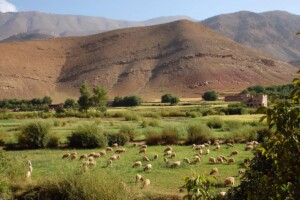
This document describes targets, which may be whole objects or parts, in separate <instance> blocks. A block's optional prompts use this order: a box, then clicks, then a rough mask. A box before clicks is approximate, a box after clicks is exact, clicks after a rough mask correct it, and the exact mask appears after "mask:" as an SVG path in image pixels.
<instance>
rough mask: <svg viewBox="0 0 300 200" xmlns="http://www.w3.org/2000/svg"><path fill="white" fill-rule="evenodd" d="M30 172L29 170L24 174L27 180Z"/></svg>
mask: <svg viewBox="0 0 300 200" xmlns="http://www.w3.org/2000/svg"><path fill="white" fill-rule="evenodd" d="M31 174H32V173H31V172H30V171H27V172H26V174H25V180H29V179H30V178H31Z"/></svg>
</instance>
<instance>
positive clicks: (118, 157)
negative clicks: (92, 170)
mask: <svg viewBox="0 0 300 200" xmlns="http://www.w3.org/2000/svg"><path fill="white" fill-rule="evenodd" d="M109 159H110V160H117V159H120V155H113V156H111V157H109Z"/></svg>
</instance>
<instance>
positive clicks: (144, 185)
mask: <svg viewBox="0 0 300 200" xmlns="http://www.w3.org/2000/svg"><path fill="white" fill-rule="evenodd" d="M149 185H150V180H149V179H145V180H144V184H143V187H142V189H143V188H146V187H149Z"/></svg>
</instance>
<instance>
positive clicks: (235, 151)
mask: <svg viewBox="0 0 300 200" xmlns="http://www.w3.org/2000/svg"><path fill="white" fill-rule="evenodd" d="M238 153H239V152H238V151H237V150H234V151H232V152H231V154H230V156H235V155H238Z"/></svg>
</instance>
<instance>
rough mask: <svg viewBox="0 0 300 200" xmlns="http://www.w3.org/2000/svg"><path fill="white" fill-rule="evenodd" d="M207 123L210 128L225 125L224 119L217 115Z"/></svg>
mask: <svg viewBox="0 0 300 200" xmlns="http://www.w3.org/2000/svg"><path fill="white" fill-rule="evenodd" d="M206 125H207V126H208V127H209V128H222V127H223V125H224V121H223V120H222V119H221V118H219V117H215V118H212V119H210V120H209V121H208V122H207V123H206Z"/></svg>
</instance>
